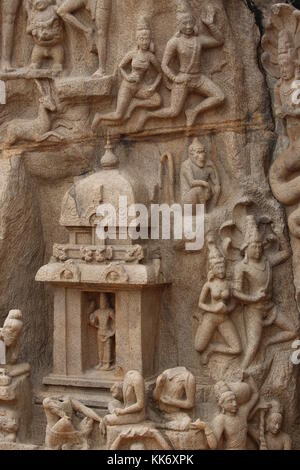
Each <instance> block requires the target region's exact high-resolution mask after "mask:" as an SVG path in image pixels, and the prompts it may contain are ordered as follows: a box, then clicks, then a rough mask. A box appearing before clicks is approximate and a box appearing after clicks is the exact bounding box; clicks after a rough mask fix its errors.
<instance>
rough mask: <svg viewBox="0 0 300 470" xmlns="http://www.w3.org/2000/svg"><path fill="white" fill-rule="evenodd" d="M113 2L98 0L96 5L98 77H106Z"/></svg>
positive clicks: (96, 73)
mask: <svg viewBox="0 0 300 470" xmlns="http://www.w3.org/2000/svg"><path fill="white" fill-rule="evenodd" d="M111 4H112V2H111V0H98V1H97V4H96V15H95V22H96V30H97V31H96V43H97V51H98V58H99V68H98V70H97V71H96V72H95V73H94V75H96V76H100V77H101V76H104V75H105V73H106V58H107V40H108V28H109V23H110V15H111Z"/></svg>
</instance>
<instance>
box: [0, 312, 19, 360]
mask: <svg viewBox="0 0 300 470" xmlns="http://www.w3.org/2000/svg"><path fill="white" fill-rule="evenodd" d="M22 328H23V321H22V313H21V311H20V310H11V311H10V312H9V314H8V316H7V318H6V319H5V322H4V325H3V327H2V328H0V341H3V343H4V346H5V358H2V360H1V363H2V364H12V365H13V364H16V362H17V360H18V356H19V351H20V339H21V332H22ZM3 359H4V360H3Z"/></svg>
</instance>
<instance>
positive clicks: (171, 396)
mask: <svg viewBox="0 0 300 470" xmlns="http://www.w3.org/2000/svg"><path fill="white" fill-rule="evenodd" d="M195 395H196V380H195V377H194V376H193V374H191V372H189V371H188V370H187V369H186V368H185V367H175V368H174V369H168V370H166V371H164V372H163V373H162V374H161V375H160V376H159V377H158V378H157V380H156V387H155V390H154V392H153V397H154V400H155V401H157V402H158V406H159V409H160V411H162V413H163V417H164V419H165V421H166V423H165V424H164V425H163V426H164V427H166V428H167V429H173V430H175V431H176V430H178V431H184V430H186V429H188V428H189V425H190V423H191V418H190V416H189V414H188V411H189V410H192V409H193V408H194V406H195Z"/></svg>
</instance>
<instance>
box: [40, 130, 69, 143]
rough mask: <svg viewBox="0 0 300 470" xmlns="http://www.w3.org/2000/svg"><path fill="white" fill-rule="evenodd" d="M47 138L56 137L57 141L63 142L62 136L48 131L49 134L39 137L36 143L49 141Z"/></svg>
mask: <svg viewBox="0 0 300 470" xmlns="http://www.w3.org/2000/svg"><path fill="white" fill-rule="evenodd" d="M49 137H56V138H57V139H59V140H63V136H62V135H60V134H58V132H55V131H49V132H46V133H45V134H43V135H42V137H40V138H39V139H38V140H37V142H44V141H45V140H47V139H49Z"/></svg>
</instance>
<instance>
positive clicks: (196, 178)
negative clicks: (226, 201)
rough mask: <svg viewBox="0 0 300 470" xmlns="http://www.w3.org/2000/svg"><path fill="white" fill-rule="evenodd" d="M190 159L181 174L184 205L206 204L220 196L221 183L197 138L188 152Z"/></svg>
mask: <svg viewBox="0 0 300 470" xmlns="http://www.w3.org/2000/svg"><path fill="white" fill-rule="evenodd" d="M188 156H189V158H188V159H187V160H186V161H185V162H183V164H182V166H181V172H180V184H181V202H182V204H193V205H196V204H204V205H205V206H206V204H207V203H208V202H209V201H210V200H211V199H212V198H213V197H214V199H215V202H217V200H218V198H219V195H220V181H219V177H218V174H217V170H216V168H215V167H214V165H213V164H212V162H207V158H206V153H205V148H204V147H203V145H202V144H201V143H200V142H199V140H198V139H197V138H195V139H194V141H193V142H192V144H191V145H190V147H189V150H188Z"/></svg>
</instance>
